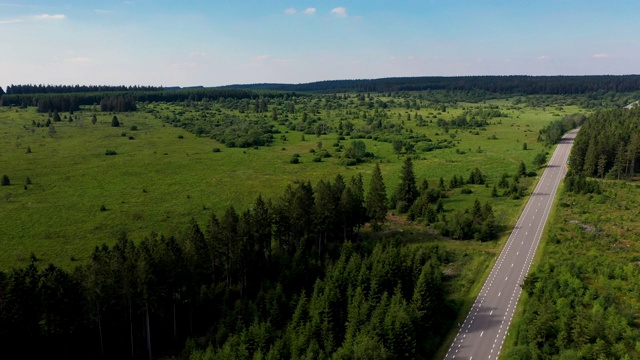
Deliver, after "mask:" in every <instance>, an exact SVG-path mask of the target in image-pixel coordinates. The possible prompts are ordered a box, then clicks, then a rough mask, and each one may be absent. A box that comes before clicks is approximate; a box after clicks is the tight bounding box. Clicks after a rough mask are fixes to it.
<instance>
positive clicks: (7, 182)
mask: <svg viewBox="0 0 640 360" xmlns="http://www.w3.org/2000/svg"><path fill="white" fill-rule="evenodd" d="M0 185H1V186H9V185H11V180H9V177H8V176H7V175H2V180H0Z"/></svg>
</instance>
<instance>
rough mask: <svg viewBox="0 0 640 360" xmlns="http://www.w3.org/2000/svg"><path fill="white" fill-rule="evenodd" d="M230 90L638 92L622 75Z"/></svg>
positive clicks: (639, 82)
mask: <svg viewBox="0 0 640 360" xmlns="http://www.w3.org/2000/svg"><path fill="white" fill-rule="evenodd" d="M228 87H231V88H243V89H261V90H281V91H302V92H395V91H422V90H450V91H486V92H489V93H496V94H522V95H534V94H554V95H557V94H565V95H566V94H585V93H592V92H598V91H605V92H608V91H611V92H630V91H638V90H640V76H639V75H624V76H613V75H604V76H522V75H513V76H460V77H403V78H384V79H372V80H330V81H319V82H312V83H307V84H295V85H294V84H250V85H230V86H228Z"/></svg>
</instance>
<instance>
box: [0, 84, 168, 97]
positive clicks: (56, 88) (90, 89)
mask: <svg viewBox="0 0 640 360" xmlns="http://www.w3.org/2000/svg"><path fill="white" fill-rule="evenodd" d="M0 90H2V89H0ZM162 90H163V88H162V86H138V85H134V86H124V85H120V86H112V85H44V84H38V85H36V84H24V85H13V84H11V85H9V86H7V91H6V93H7V94H8V95H12V94H68V93H103V92H140V91H145V92H146V91H162Z"/></svg>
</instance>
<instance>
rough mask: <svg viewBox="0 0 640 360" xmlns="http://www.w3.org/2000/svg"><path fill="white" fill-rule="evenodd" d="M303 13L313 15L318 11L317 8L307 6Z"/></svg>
mask: <svg viewBox="0 0 640 360" xmlns="http://www.w3.org/2000/svg"><path fill="white" fill-rule="evenodd" d="M302 13H303V14H306V15H313V14H315V13H316V8H306V9H304V10H303V11H302Z"/></svg>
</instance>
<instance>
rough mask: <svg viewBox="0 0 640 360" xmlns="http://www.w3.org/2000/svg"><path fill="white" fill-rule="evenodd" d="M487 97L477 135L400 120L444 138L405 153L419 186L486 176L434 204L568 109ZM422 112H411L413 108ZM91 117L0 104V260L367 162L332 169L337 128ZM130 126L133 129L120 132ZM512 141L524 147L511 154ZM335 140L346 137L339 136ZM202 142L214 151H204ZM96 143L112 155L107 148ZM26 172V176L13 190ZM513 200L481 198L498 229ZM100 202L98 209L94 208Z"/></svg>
mask: <svg viewBox="0 0 640 360" xmlns="http://www.w3.org/2000/svg"><path fill="white" fill-rule="evenodd" d="M488 103H489V102H488ZM492 103H493V104H494V105H498V106H500V107H501V109H502V111H503V112H505V113H507V114H508V117H506V118H500V119H494V120H492V121H491V123H492V124H491V125H489V126H487V127H486V130H481V131H479V132H478V133H479V135H474V133H472V132H471V131H467V130H464V131H463V130H455V129H452V130H450V131H449V133H448V134H445V133H444V132H443V131H442V130H441V129H439V128H438V127H436V126H435V124H429V125H428V126H426V127H417V126H415V124H413V123H407V124H406V127H407V128H409V129H412V131H414V132H416V133H425V134H427V136H429V137H430V138H433V139H434V140H437V139H440V138H443V139H451V138H453V141H454V142H455V143H456V147H455V148H449V149H440V150H435V151H432V152H427V153H420V154H419V156H420V158H419V159H417V160H415V161H414V168H415V173H416V176H417V178H418V181H419V182H420V181H421V179H424V178H426V179H428V180H429V182H430V184H431V186H436V185H437V181H438V179H439V178H440V177H443V178H444V179H445V182H446V183H447V184H448V181H449V178H451V176H452V175H461V176H463V177H464V178H465V179H466V178H467V176H468V174H469V172H470V171H471V170H472V169H473V168H475V167H479V168H480V169H481V170H482V171H483V172H484V173H485V174H486V175H487V177H488V179H489V186H475V185H473V186H468V187H470V188H471V189H472V191H473V194H471V195H461V194H460V189H456V190H453V191H452V192H451V193H450V196H449V198H447V199H446V201H445V208H447V209H451V208H454V207H457V206H465V207H466V206H469V205H470V204H471V203H472V202H473V201H474V200H475V199H476V198H480V199H483V200H487V199H489V198H490V192H491V186H492V184H493V182H494V181H496V180H497V178H498V177H499V176H500V175H501V174H502V173H504V172H507V173H509V174H513V173H515V171H516V169H517V167H518V164H519V162H520V161H521V160H522V161H524V162H525V164H526V165H527V167H528V168H529V169H531V168H533V165H532V159H533V157H534V156H535V155H536V154H537V153H538V152H540V151H544V150H549V149H544V148H543V145H542V144H540V143H537V142H536V138H537V136H538V130H539V129H540V128H542V127H543V126H546V125H548V124H549V122H550V121H552V120H555V119H559V116H561V115H563V114H568V113H572V112H577V111H578V109H576V108H572V107H565V108H564V109H563V110H562V111H557V110H554V111H544V110H543V109H540V108H537V109H530V108H514V107H513V106H511V105H510V103H509V102H508V101H506V100H497V101H495V102H492ZM463 106H473V104H459V106H458V108H452V109H449V110H448V111H447V112H446V113H443V114H442V117H444V118H452V117H454V116H456V115H457V114H459V113H460V112H462V109H461V107H463ZM172 107H175V108H178V107H180V106H178V105H171V104H165V108H166V109H170V108H172ZM407 112H410V113H411V114H413V113H414V111H406V110H404V109H390V110H389V113H390V114H391V116H390V118H391V119H395V118H396V117H395V116H393V115H397V114H400V115H401V116H399V117H402V118H404V116H405V114H406V113H407ZM431 112H432V111H429V110H428V109H423V110H420V111H417V113H419V114H424V115H425V116H427V115H428V114H429V113H431ZM92 114H93V112H92V111H91V110H89V109H86V110H84V111H81V112H77V113H76V114H74V115H73V116H74V121H73V122H69V121H68V120H67V119H66V118H63V120H62V122H56V123H54V125H53V126H54V128H55V133H52V132H51V130H50V129H49V128H46V127H34V126H32V122H33V121H35V122H42V123H44V122H45V121H46V119H47V115H46V114H38V113H36V112H35V109H33V108H28V109H16V108H1V109H0V175H2V174H6V175H7V176H9V178H10V180H11V186H4V187H0V211H1V212H2V214H3V215H2V220H1V226H0V250H1V251H0V268H8V267H11V266H14V265H21V264H24V263H26V262H27V261H28V259H29V257H30V254H31V253H33V254H35V255H36V256H37V257H38V258H39V259H41V260H42V262H43V263H47V262H54V263H57V264H59V265H61V266H63V267H68V266H71V264H72V263H73V261H83V260H86V259H87V257H88V256H89V255H90V253H91V251H92V250H93V248H94V247H95V246H97V245H100V244H102V243H104V242H106V243H113V242H114V241H115V239H116V237H117V236H118V234H119V233H121V232H125V233H127V235H128V236H130V237H131V238H133V239H140V238H142V237H144V236H145V235H148V234H149V233H150V232H152V231H155V232H157V233H162V234H165V235H179V234H180V233H181V231H182V230H183V228H184V227H186V224H187V221H188V219H189V218H191V217H193V218H195V219H196V220H198V221H199V222H200V223H203V222H204V220H205V218H206V216H207V215H208V214H209V213H210V212H211V211H215V212H219V211H221V210H223V209H224V208H226V207H228V206H230V205H233V206H235V207H236V208H238V209H243V208H246V207H248V206H250V205H251V203H252V202H253V201H254V199H255V198H256V196H257V195H259V194H262V195H263V196H265V197H267V198H269V197H273V196H278V195H280V194H282V192H283V190H284V188H285V187H286V186H287V184H290V183H291V182H293V181H295V180H303V181H307V180H310V181H311V182H312V183H315V182H316V181H317V180H319V179H328V178H333V177H334V176H335V175H336V174H343V175H344V176H345V177H347V178H348V177H350V176H351V175H353V174H356V173H358V172H361V173H362V174H363V176H364V180H365V188H366V186H367V183H368V181H369V177H370V173H371V171H372V168H373V163H364V164H360V165H357V166H351V167H345V166H343V165H340V159H338V157H337V156H336V155H338V154H336V153H335V152H334V148H333V147H332V144H333V143H335V142H336V141H337V138H338V136H337V134H333V133H332V134H329V135H322V136H321V137H316V136H315V135H313V136H311V135H306V141H302V140H301V138H302V133H300V132H296V131H289V130H286V129H285V128H284V127H282V131H283V132H286V136H287V141H286V142H285V141H282V140H280V139H278V138H276V140H275V142H274V143H273V144H271V146H269V147H259V148H257V149H255V148H245V149H240V148H227V147H224V146H223V145H221V144H220V143H218V142H217V141H215V140H212V139H209V138H206V137H196V136H195V135H194V134H191V133H189V132H187V131H185V130H183V129H181V128H174V127H172V126H170V125H168V124H166V123H163V122H162V121H161V120H159V119H158V118H157V117H154V116H152V115H150V114H148V113H146V112H143V111H139V112H135V113H123V114H117V116H118V118H119V120H120V122H121V125H120V127H118V128H115V127H111V118H112V117H113V114H106V113H98V114H97V116H98V123H96V124H92V123H91V115H92ZM64 115H67V114H63V116H64ZM339 115H340V113H339V112H334V116H339ZM67 116H68V115H67ZM132 126H135V127H137V130H131V127H132ZM493 136H495V139H494V140H492V139H490V138H491V137H493ZM318 141H321V142H322V143H323V147H324V148H325V149H329V151H330V152H331V153H332V154H333V155H334V156H333V157H332V158H327V159H323V161H322V162H319V163H316V162H313V161H312V158H313V157H314V155H313V154H311V153H310V150H311V149H314V148H317V143H318ZM363 141H364V142H365V143H366V146H367V150H368V151H370V152H373V153H374V154H375V156H376V159H375V161H379V162H380V163H381V168H382V172H383V177H384V179H385V182H386V185H387V190H388V192H389V193H391V192H392V191H393V190H394V189H395V187H396V186H397V184H398V182H399V170H400V168H401V166H402V159H403V157H402V156H399V155H396V154H395V153H394V152H393V148H392V145H391V144H389V143H382V142H376V141H374V140H371V139H364V140H363ZM523 142H526V143H527V144H528V150H523ZM342 143H343V144H345V145H347V144H348V143H349V139H348V137H347V139H346V140H344V141H342ZM214 147H218V148H220V149H221V151H220V152H213V151H212V149H213V148H214ZM27 148H30V149H31V153H27ZM106 150H113V151H115V152H116V153H117V155H114V156H107V155H105V151H106ZM293 154H300V156H301V157H300V159H301V163H300V164H295V165H294V164H290V163H289V160H290V159H291V157H292V155H293ZM27 177H28V178H29V179H30V180H31V182H32V184H30V185H27V186H26V189H25V180H26V178H27ZM527 181H529V183H531V182H533V181H534V179H532V178H530V179H528V180H527ZM523 201H524V199H520V200H511V199H508V198H504V197H500V198H497V199H495V200H493V202H492V204H493V206H494V210H495V212H496V216H497V219H498V221H499V222H501V223H503V224H505V225H509V224H511V223H512V222H513V221H515V215H517V214H514V212H517V210H518V209H519V208H520V206H521V205H522V203H523ZM102 206H104V207H105V208H106V211H101V207H102Z"/></svg>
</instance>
